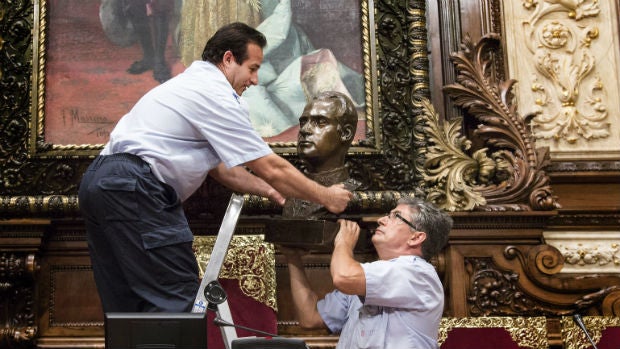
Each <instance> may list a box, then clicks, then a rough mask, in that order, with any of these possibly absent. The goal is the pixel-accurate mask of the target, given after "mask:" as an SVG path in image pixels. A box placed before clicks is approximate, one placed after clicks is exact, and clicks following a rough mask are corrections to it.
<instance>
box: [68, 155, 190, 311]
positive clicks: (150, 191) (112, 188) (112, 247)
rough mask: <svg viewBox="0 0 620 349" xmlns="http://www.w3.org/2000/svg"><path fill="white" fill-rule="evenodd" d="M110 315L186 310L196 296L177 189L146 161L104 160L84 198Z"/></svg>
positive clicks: (96, 164)
mask: <svg viewBox="0 0 620 349" xmlns="http://www.w3.org/2000/svg"><path fill="white" fill-rule="evenodd" d="M78 198H79V205H80V210H81V212H82V215H83V216H84V219H85V223H86V232H87V241H88V248H89V252H90V257H91V261H92V267H93V273H94V276H95V282H96V284H97V290H98V291H99V296H100V298H101V303H102V305H103V310H104V312H147V311H151V312H186V311H190V310H191V309H192V306H193V302H194V299H195V297H196V292H197V291H198V286H199V280H198V264H197V262H196V258H195V257H194V253H193V251H192V241H193V235H192V232H191V231H190V229H189V225H188V223H187V219H186V218H185V214H184V212H183V207H182V204H181V202H180V201H179V199H178V196H177V194H176V192H175V190H174V189H173V188H172V187H170V186H169V185H166V184H164V183H162V182H161V181H159V180H158V179H157V178H156V177H155V176H154V175H153V173H152V172H151V168H150V166H149V164H148V163H146V162H145V161H143V160H142V159H140V158H139V157H137V156H135V155H132V154H126V153H120V154H113V155H108V156H98V157H97V158H96V159H95V160H94V161H93V163H92V164H91V165H90V166H89V168H88V170H87V171H86V172H85V173H84V176H83V178H82V182H81V184H80V189H79V193H78Z"/></svg>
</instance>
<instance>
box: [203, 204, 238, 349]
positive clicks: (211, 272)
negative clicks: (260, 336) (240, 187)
mask: <svg viewBox="0 0 620 349" xmlns="http://www.w3.org/2000/svg"><path fill="white" fill-rule="evenodd" d="M243 202H244V199H243V196H242V195H238V194H232V196H231V198H230V202H229V203H228V207H227V208H226V213H225V214H224V219H223V220H222V225H221V226H220V230H219V232H218V233H217V237H216V239H215V245H213V252H212V253H211V258H209V262H208V263H207V267H206V268H205V273H204V276H203V277H202V282H201V283H200V287H199V288H198V293H197V295H196V300H195V301H194V307H193V308H192V313H204V312H206V311H207V309H209V310H213V311H215V312H216V316H217V317H218V318H220V319H222V320H224V321H226V322H228V323H231V324H233V319H232V314H231V312H230V307H229V305H228V300H227V299H226V292H225V291H224V289H223V288H222V286H221V285H220V284H219V282H218V281H217V279H218V276H219V274H220V270H221V269H222V264H223V263H224V259H225V257H226V253H227V252H228V247H229V245H230V241H231V239H232V236H233V233H234V232H235V227H236V226H237V220H239V215H240V214H241V208H242V207H243ZM220 330H221V331H222V338H223V339H224V345H226V349H231V348H232V341H233V340H235V339H237V331H236V329H235V328H234V327H233V326H221V327H220Z"/></svg>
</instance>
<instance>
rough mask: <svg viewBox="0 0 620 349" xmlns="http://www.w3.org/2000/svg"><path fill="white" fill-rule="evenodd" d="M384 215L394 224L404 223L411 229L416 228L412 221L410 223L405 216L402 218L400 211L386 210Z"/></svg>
mask: <svg viewBox="0 0 620 349" xmlns="http://www.w3.org/2000/svg"><path fill="white" fill-rule="evenodd" d="M385 216H386V217H387V218H388V219H389V220H390V222H393V223H395V224H401V223H405V224H407V225H408V226H410V227H411V229H413V230H418V229H417V228H416V226H415V225H413V223H411V221H408V220H406V219H405V218H403V216H401V215H400V212H398V211H393V212H388V213H386V214H385ZM396 218H398V220H396Z"/></svg>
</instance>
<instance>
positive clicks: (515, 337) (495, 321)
mask: <svg viewBox="0 0 620 349" xmlns="http://www.w3.org/2000/svg"><path fill="white" fill-rule="evenodd" d="M439 345H440V348H441V349H497V348H502V349H513V348H514V349H519V348H532V349H547V348H548V342H547V321H546V319H545V317H467V318H452V317H446V318H443V319H442V320H441V325H440V328H439Z"/></svg>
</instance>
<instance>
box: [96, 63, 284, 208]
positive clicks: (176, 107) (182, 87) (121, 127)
mask: <svg viewBox="0 0 620 349" xmlns="http://www.w3.org/2000/svg"><path fill="white" fill-rule="evenodd" d="M123 152H125V153H131V154H135V155H138V156H139V157H141V158H142V159H144V160H145V161H146V162H148V163H149V164H150V165H151V168H152V170H153V172H154V173H155V175H156V176H157V177H158V178H159V179H160V180H161V181H163V182H164V183H167V184H169V185H171V186H172V187H173V188H174V189H175V190H176V191H177V193H178V195H179V198H180V199H181V200H182V201H185V200H186V199H187V198H188V197H189V196H190V195H191V194H192V193H194V191H196V189H198V187H199V186H200V185H201V184H202V182H203V181H204V179H205V178H206V177H207V174H208V172H209V171H210V170H211V169H213V168H215V167H216V166H217V165H218V164H219V163H220V162H223V163H224V164H225V165H226V166H227V167H233V166H237V165H240V164H243V163H246V162H248V161H252V160H255V159H258V158H260V157H263V156H265V155H268V154H271V153H272V150H271V148H269V146H268V145H267V144H266V143H265V142H264V141H263V139H262V138H261V137H260V136H259V135H258V133H257V132H256V131H255V130H254V129H253V128H252V124H251V122H250V118H249V114H248V107H247V105H246V103H245V102H244V101H243V99H242V98H241V97H240V96H239V95H237V94H236V93H235V91H234V89H233V88H232V86H231V85H230V83H229V82H228V80H227V79H226V77H225V76H224V74H223V73H222V72H221V71H220V70H219V69H218V68H217V67H216V66H215V65H213V64H211V63H209V62H204V61H196V62H194V63H192V65H191V66H190V67H189V68H187V69H186V70H185V71H184V72H183V73H181V74H179V75H177V76H176V77H174V78H172V79H170V80H168V81H167V82H165V83H164V84H162V85H160V86H158V87H155V88H154V89H152V90H151V91H149V92H148V93H147V94H145V95H144V96H143V97H142V98H141V99H140V100H139V101H138V103H136V105H135V106H134V107H133V108H132V109H131V111H130V112H129V113H127V114H126V115H125V116H123V117H122V118H121V120H120V121H119V122H118V124H117V125H116V127H115V128H114V130H113V131H112V132H111V134H110V140H109V142H108V143H107V144H106V146H105V147H104V149H103V151H102V152H101V155H109V154H114V153H123Z"/></svg>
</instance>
